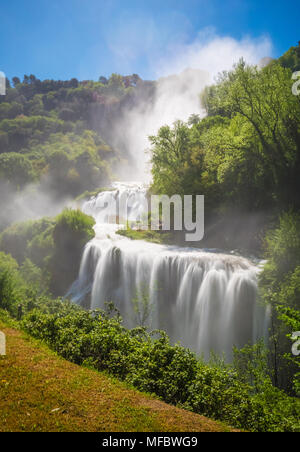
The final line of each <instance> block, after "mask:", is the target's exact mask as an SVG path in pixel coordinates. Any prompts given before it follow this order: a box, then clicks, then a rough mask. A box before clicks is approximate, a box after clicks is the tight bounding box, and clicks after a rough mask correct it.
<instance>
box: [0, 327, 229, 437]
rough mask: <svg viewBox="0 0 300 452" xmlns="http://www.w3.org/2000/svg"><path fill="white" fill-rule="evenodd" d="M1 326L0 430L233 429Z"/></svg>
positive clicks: (118, 430) (179, 430)
mask: <svg viewBox="0 0 300 452" xmlns="http://www.w3.org/2000/svg"><path fill="white" fill-rule="evenodd" d="M0 329H1V330H2V331H4V332H5V333H6V335H7V345H8V346H7V356H5V357H3V356H0V431H1V432H12V431H13V432H24V431H25V432H187V431H188V432H226V431H233V430H232V429H230V427H227V426H225V425H223V424H221V423H218V422H214V421H212V420H209V419H207V418H205V417H203V416H199V415H197V414H194V413H190V412H188V411H185V410H182V409H179V408H175V407H173V406H171V405H167V404H165V403H163V402H161V401H159V400H157V399H155V398H153V397H150V396H147V395H144V394H141V393H139V392H137V391H134V390H133V389H130V388H129V387H128V386H126V385H124V384H122V383H120V382H118V381H117V380H115V379H113V378H111V377H109V376H107V375H105V374H103V373H101V374H100V373H98V372H95V371H93V370H89V369H87V368H83V367H80V366H77V365H75V364H71V363H70V362H68V361H65V360H63V359H61V358H59V357H58V356H56V355H55V354H54V353H53V352H51V351H50V350H49V349H48V348H47V347H45V346H43V345H42V344H40V343H39V342H37V341H34V340H32V339H30V338H29V337H28V336H26V335H24V334H23V333H21V332H20V331H18V330H16V329H14V328H11V327H9V326H7V325H6V324H5V323H3V321H1V320H0Z"/></svg>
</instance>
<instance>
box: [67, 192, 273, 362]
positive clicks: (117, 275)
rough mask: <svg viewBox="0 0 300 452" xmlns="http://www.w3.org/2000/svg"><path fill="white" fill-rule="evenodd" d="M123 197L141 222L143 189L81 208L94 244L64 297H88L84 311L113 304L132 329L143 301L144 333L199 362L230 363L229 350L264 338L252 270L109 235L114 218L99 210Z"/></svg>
mask: <svg viewBox="0 0 300 452" xmlns="http://www.w3.org/2000/svg"><path fill="white" fill-rule="evenodd" d="M124 192H125V194H126V196H127V197H128V198H131V203H130V204H131V206H132V207H131V211H130V212H129V219H130V216H132V218H137V216H138V215H140V216H142V215H143V213H144V211H143V204H142V202H141V200H142V199H145V192H146V189H145V188H144V187H142V186H139V185H138V184H130V185H129V184H116V186H115V188H114V189H113V190H112V191H107V192H102V193H100V194H99V195H98V196H97V197H94V198H92V199H91V200H90V201H88V202H87V203H85V205H84V206H83V211H84V212H85V213H87V214H90V215H93V216H94V218H95V219H96V226H95V231H96V237H95V238H94V239H93V240H92V241H90V242H89V243H88V244H87V246H86V248H85V250H84V254H83V257H82V262H81V268H80V273H79V277H78V280H77V281H76V282H75V283H74V284H73V286H72V288H71V290H70V294H71V296H72V299H73V300H74V301H76V302H78V303H82V302H83V301H84V300H86V296H87V295H88V294H89V293H90V294H91V296H90V301H89V306H88V307H89V308H91V309H94V308H103V307H104V303H105V302H106V301H113V302H114V303H115V305H116V306H117V307H118V308H119V310H120V312H121V314H122V315H123V318H124V321H125V324H126V325H127V326H128V327H132V326H135V325H136V324H137V312H139V313H140V314H143V312H142V311H143V310H145V301H144V300H145V298H146V300H147V302H146V304H147V308H148V309H149V312H150V315H149V316H148V318H147V323H148V324H149V325H150V326H151V328H153V329H163V330H165V331H166V332H167V333H168V334H169V336H170V337H171V340H172V341H173V342H177V341H180V342H181V343H182V345H184V346H187V347H190V348H191V349H193V350H195V351H196V352H198V353H202V354H203V355H204V356H205V357H206V358H208V356H209V353H210V351H215V352H217V353H224V354H225V356H226V357H227V359H230V357H231V352H232V347H233V345H236V346H238V347H240V346H243V345H245V344H246V343H248V342H249V341H250V342H253V341H255V340H256V339H258V338H260V337H263V336H265V333H266V331H267V317H268V316H267V313H266V311H265V309H264V308H263V307H261V306H259V303H258V302H257V273H258V267H257V266H256V265H254V264H252V263H251V262H250V261H249V260H247V259H245V258H242V257H238V256H234V255H226V254H221V253H212V252H209V251H203V250H198V249H191V248H180V247H176V246H163V245H157V244H152V243H148V242H144V241H138V240H137V241H132V240H129V239H127V238H125V237H122V236H120V235H118V234H116V230H117V229H119V228H120V226H119V225H116V224H109V217H111V216H113V214H114V212H110V211H109V210H107V209H103V206H104V202H106V203H109V201H110V200H111V199H112V197H113V198H114V199H118V198H119V197H120V196H121V195H124ZM133 300H134V301H133ZM137 307H138V308H137Z"/></svg>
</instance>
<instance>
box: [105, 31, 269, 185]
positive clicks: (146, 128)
mask: <svg viewBox="0 0 300 452" xmlns="http://www.w3.org/2000/svg"><path fill="white" fill-rule="evenodd" d="M271 54H272V43H271V41H270V39H269V38H268V37H266V36H262V37H260V38H259V39H251V38H250V37H247V38H244V39H242V40H240V41H238V40H235V39H233V38H231V37H220V36H217V35H216V34H215V33H214V32H213V30H211V29H207V30H205V31H204V32H202V33H200V34H199V35H198V36H197V38H196V39H195V41H194V42H192V43H190V44H177V45H176V46H175V47H174V48H173V49H171V51H169V52H168V57H167V58H164V59H158V60H155V61H153V62H152V65H153V72H154V73H155V74H156V75H157V82H156V88H155V94H154V98H153V99H151V102H149V101H147V100H146V101H145V99H143V100H142V101H141V102H137V103H136V104H135V105H133V106H132V107H131V109H129V110H128V109H127V110H126V112H125V114H123V116H122V117H121V118H120V119H119V120H118V121H116V123H115V124H112V128H113V130H112V134H113V135H114V141H115V142H116V143H117V146H118V147H119V148H120V150H121V151H122V149H126V150H127V152H129V154H130V156H131V167H130V168H128V167H123V168H121V167H120V168H119V171H118V174H119V177H120V178H122V179H126V180H129V179H132V178H134V180H139V181H147V182H149V181H150V163H149V160H150V155H149V152H147V151H148V150H149V149H148V148H149V142H148V137H149V135H153V134H156V133H157V132H158V130H159V128H160V127H161V126H163V125H172V123H174V121H176V120H182V121H186V120H187V119H188V118H189V117H190V115H192V114H198V115H199V116H200V117H204V115H205V111H204V109H203V107H202V106H201V103H200V93H201V91H202V90H203V89H204V88H205V86H207V85H210V84H212V83H214V81H215V79H216V77H217V75H218V73H220V72H222V71H224V70H230V69H231V68H232V67H233V65H234V64H235V63H237V62H238V61H239V60H240V59H241V58H243V59H244V60H245V61H246V62H247V63H248V64H251V65H258V64H259V62H260V60H262V59H263V58H265V57H268V56H270V55H271ZM149 57H150V56H149ZM132 163H134V165H133V166H132Z"/></svg>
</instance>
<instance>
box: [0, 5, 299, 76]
mask: <svg viewBox="0 0 300 452" xmlns="http://www.w3.org/2000/svg"><path fill="white" fill-rule="evenodd" d="M0 2H1V3H0V5H1V8H0V27H1V29H0V37H1V41H0V70H1V71H4V72H5V73H6V75H7V76H8V77H9V78H11V77H12V76H14V75H17V76H19V77H23V75H24V74H31V73H32V74H35V75H36V76H38V77H39V78H41V79H44V78H54V79H69V78H71V77H77V78H78V79H80V80H84V79H94V80H96V79H98V77H99V76H100V75H105V76H108V75H110V74H111V73H112V72H118V73H122V74H129V73H138V74H139V75H140V76H142V77H143V78H145V79H151V78H154V77H156V76H157V75H159V65H160V64H162V63H163V62H164V61H168V59H169V58H170V55H171V56H172V57H173V58H174V54H176V52H177V49H178V48H180V49H181V50H182V49H184V48H185V46H187V47H189V48H190V47H191V46H193V43H194V42H198V43H199V42H201V39H203V40H205V39H208V38H207V34H215V35H217V36H218V37H232V38H233V39H234V40H236V41H240V40H242V39H243V38H245V37H248V39H250V40H252V41H253V42H256V43H258V42H259V41H260V40H261V39H263V38H265V39H268V40H269V41H270V42H271V43H272V48H270V53H271V56H274V57H277V56H279V55H281V54H282V53H283V52H285V51H286V50H287V49H288V48H289V47H290V46H292V45H296V44H297V42H298V41H299V40H300V32H299V29H300V26H299V25H300V4H299V0H297V1H296V0H295V1H294V0H287V1H277V0H275V1H263V0H260V1H259V0H256V1H254V0H244V1H242V0H223V1H221V0H218V1H217V0H144V1H143V0H139V1H138V0H28V1H21V0H14V1H11V2H8V1H7V0H0ZM207 30H208V31H207ZM183 52H184V50H183Z"/></svg>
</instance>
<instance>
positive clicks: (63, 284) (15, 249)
mask: <svg viewBox="0 0 300 452" xmlns="http://www.w3.org/2000/svg"><path fill="white" fill-rule="evenodd" d="M93 226H94V220H93V219H92V218H91V217H89V216H87V215H85V214H84V213H82V212H81V211H79V210H71V209H65V210H64V211H63V212H62V213H61V214H60V215H58V216H57V217H56V218H54V219H49V218H43V219H41V220H36V221H28V222H25V223H19V224H15V225H13V226H11V227H9V228H8V229H6V230H5V231H4V232H3V233H2V234H1V235H0V249H1V250H2V251H4V252H6V253H10V254H11V255H12V256H13V257H14V258H15V259H16V260H17V261H18V263H19V264H20V265H22V267H21V269H22V271H26V272H27V273H28V278H29V280H31V281H32V284H33V286H34V287H36V288H37V286H38V285H39V284H40V285H41V286H40V288H43V289H46V288H48V290H50V291H51V292H52V293H53V294H55V295H57V296H62V295H64V294H65V293H66V291H67V290H68V288H69V286H70V285H71V284H72V283H73V282H74V281H75V279H76V277H77V275H78V270H79V265H80V260H81V256H82V252H83V248H84V246H85V244H86V243H87V242H88V241H89V240H91V239H92V238H93V237H94V230H93ZM34 281H35V282H34Z"/></svg>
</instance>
